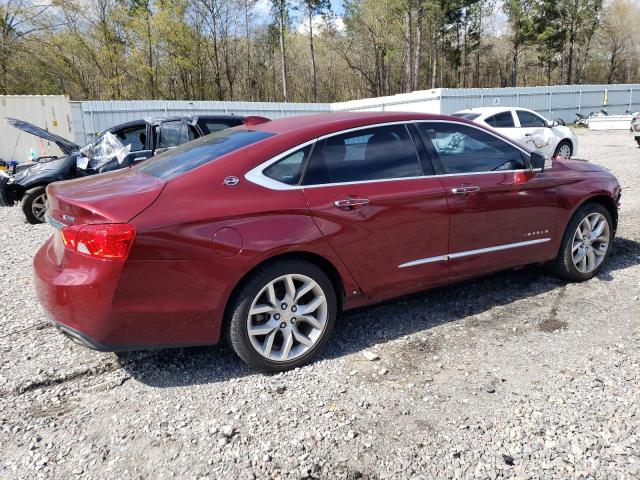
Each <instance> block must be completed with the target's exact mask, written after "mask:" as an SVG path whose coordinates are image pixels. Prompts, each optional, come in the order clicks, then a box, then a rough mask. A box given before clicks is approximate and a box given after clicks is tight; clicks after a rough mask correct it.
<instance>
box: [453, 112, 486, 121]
mask: <svg viewBox="0 0 640 480" xmlns="http://www.w3.org/2000/svg"><path fill="white" fill-rule="evenodd" d="M451 116H452V117H458V118H464V119H465V120H475V119H476V118H478V117H479V116H480V114H479V113H464V112H463V113H454V114H452V115H451Z"/></svg>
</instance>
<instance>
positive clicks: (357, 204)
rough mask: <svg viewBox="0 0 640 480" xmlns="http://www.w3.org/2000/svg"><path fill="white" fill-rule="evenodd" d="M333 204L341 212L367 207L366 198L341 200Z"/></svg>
mask: <svg viewBox="0 0 640 480" xmlns="http://www.w3.org/2000/svg"><path fill="white" fill-rule="evenodd" d="M333 204H334V205H335V206H336V207H338V208H341V209H342V210H356V209H358V208H362V207H364V206H366V205H369V199H368V198H345V199H343V200H336V201H335V202H333Z"/></svg>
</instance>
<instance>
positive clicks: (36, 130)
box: [5, 117, 80, 155]
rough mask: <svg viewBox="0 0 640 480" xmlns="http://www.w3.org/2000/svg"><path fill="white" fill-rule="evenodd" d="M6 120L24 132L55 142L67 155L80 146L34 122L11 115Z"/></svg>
mask: <svg viewBox="0 0 640 480" xmlns="http://www.w3.org/2000/svg"><path fill="white" fill-rule="evenodd" d="M5 120H6V122H7V123H8V124H9V125H11V126H13V127H15V128H17V129H18V130H22V131H23V132H27V133H30V134H31V135H35V136H36V137H40V138H42V139H44V140H47V141H49V142H53V143H55V144H56V145H57V146H58V147H59V148H60V150H62V151H63V152H64V154H65V155H69V154H71V153H73V152H75V151H76V150H78V149H79V148H80V147H79V146H78V145H76V144H75V143H73V142H72V141H71V140H67V139H66V138H62V137H61V136H59V135H56V134H55V133H51V132H47V131H46V130H45V129H44V128H40V127H37V126H35V125H34V124H32V123H29V122H25V121H23V120H18V119H17V118H9V117H7V118H5Z"/></svg>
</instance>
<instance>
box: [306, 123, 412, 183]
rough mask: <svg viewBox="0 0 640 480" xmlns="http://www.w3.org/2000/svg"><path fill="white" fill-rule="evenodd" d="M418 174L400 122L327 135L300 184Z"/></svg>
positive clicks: (403, 127)
mask: <svg viewBox="0 0 640 480" xmlns="http://www.w3.org/2000/svg"><path fill="white" fill-rule="evenodd" d="M421 175H422V168H421V166H420V163H419V160H418V155H417V152H416V149H415V146H414V145H413V141H412V140H411V137H410V136H409V133H408V132H407V129H406V127H405V126H404V125H388V126H383V127H373V128H366V129H362V130H356V131H353V132H348V133H343V134H341V135H335V136H332V137H329V138H327V139H326V140H324V142H322V143H321V144H320V145H319V146H318V147H316V148H315V150H314V153H313V155H312V158H311V160H310V161H309V167H308V168H307V173H306V174H305V178H304V181H303V183H304V185H319V184H326V183H347V182H361V181H367V180H384V179H394V178H405V177H419V176H421Z"/></svg>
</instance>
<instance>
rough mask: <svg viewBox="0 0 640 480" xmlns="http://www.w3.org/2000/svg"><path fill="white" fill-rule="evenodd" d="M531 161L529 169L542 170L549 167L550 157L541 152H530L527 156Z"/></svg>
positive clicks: (550, 164)
mask: <svg viewBox="0 0 640 480" xmlns="http://www.w3.org/2000/svg"><path fill="white" fill-rule="evenodd" d="M529 161H530V163H531V170H533V171H537V170H539V171H540V172H544V171H546V170H549V169H551V166H552V163H551V159H550V158H549V157H547V156H546V155H545V154H544V153H541V152H532V153H531V156H530V157H529Z"/></svg>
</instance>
